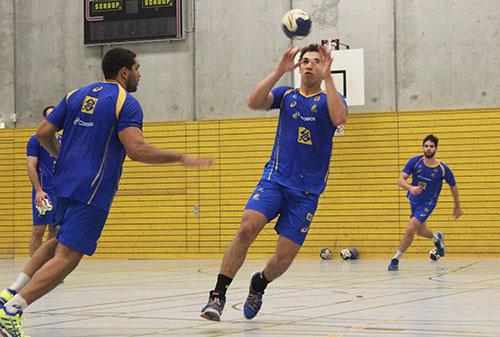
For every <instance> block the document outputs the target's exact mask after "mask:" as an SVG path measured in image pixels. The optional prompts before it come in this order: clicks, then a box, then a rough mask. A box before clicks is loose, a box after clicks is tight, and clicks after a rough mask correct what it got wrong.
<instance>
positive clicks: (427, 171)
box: [403, 155, 456, 203]
mask: <svg viewBox="0 0 500 337" xmlns="http://www.w3.org/2000/svg"><path fill="white" fill-rule="evenodd" d="M403 172H404V173H406V174H408V175H411V177H412V182H411V184H412V186H420V187H421V188H422V193H420V194H419V195H411V194H410V192H408V194H407V197H408V199H410V201H411V202H412V203H422V202H426V201H433V202H436V201H437V199H438V197H439V194H440V193H441V188H442V187H443V179H444V180H446V182H447V183H448V184H449V185H450V187H453V186H455V185H456V182H455V177H454V176H453V172H451V170H450V168H449V167H448V166H447V165H446V164H445V163H442V162H439V165H438V166H436V167H429V166H427V165H425V163H424V156H423V155H421V156H416V157H413V158H411V159H410V160H409V161H408V163H406V166H405V167H404V169H403Z"/></svg>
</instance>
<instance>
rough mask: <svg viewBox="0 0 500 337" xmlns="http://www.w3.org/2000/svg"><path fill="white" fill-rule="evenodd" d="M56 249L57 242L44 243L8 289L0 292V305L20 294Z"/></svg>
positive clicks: (54, 240)
mask: <svg viewBox="0 0 500 337" xmlns="http://www.w3.org/2000/svg"><path fill="white" fill-rule="evenodd" d="M56 247H57V240H56V239H55V238H54V239H50V240H47V241H45V242H44V243H43V244H42V245H41V246H40V247H39V248H38V249H37V250H36V252H35V254H34V255H33V256H32V257H31V259H29V260H28V262H27V263H26V265H25V266H24V268H23V271H22V272H21V273H20V274H19V275H18V276H17V279H16V280H15V281H14V283H12V284H11V285H10V286H9V287H8V288H6V289H4V290H2V292H0V305H3V304H5V303H7V302H8V301H9V300H10V299H12V297H14V295H16V294H17V293H18V292H20V291H21V290H22V289H23V288H24V287H25V286H26V284H28V282H30V281H31V278H32V277H33V275H34V274H35V273H36V272H37V270H38V269H40V268H41V267H42V266H43V265H44V264H45V262H47V261H48V260H50V259H51V258H52V257H54V253H55V251H56Z"/></svg>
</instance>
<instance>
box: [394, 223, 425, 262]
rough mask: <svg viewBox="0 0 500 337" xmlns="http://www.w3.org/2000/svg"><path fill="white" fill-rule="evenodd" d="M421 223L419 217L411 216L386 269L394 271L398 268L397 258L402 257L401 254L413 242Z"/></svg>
mask: <svg viewBox="0 0 500 337" xmlns="http://www.w3.org/2000/svg"><path fill="white" fill-rule="evenodd" d="M421 225H422V223H421V222H420V220H419V219H417V218H416V217H412V218H411V219H410V221H409V222H408V225H407V226H406V230H405V233H404V234H403V238H402V239H401V242H400V243H399V249H398V251H397V252H396V254H395V255H394V256H393V257H392V260H391V263H390V264H389V266H388V267H387V270H389V271H394V270H399V260H400V259H401V258H402V257H403V254H404V253H405V252H406V251H407V250H408V248H410V246H411V244H412V243H413V238H414V237H415V233H417V230H418V229H419V227H420V226H421Z"/></svg>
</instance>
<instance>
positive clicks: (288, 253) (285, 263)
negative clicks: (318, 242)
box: [243, 190, 319, 319]
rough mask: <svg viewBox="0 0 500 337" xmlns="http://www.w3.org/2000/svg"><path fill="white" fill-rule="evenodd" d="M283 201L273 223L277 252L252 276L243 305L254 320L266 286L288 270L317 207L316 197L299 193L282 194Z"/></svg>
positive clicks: (247, 315)
mask: <svg viewBox="0 0 500 337" xmlns="http://www.w3.org/2000/svg"><path fill="white" fill-rule="evenodd" d="M284 195H285V199H286V202H285V203H284V205H283V207H282V210H281V215H280V218H279V220H278V222H277V223H276V226H275V230H276V231H277V232H278V234H279V238H278V242H277V244H276V251H275V253H274V255H273V256H272V257H271V259H269V261H268V263H267V265H266V267H265V268H264V270H263V271H262V272H255V273H253V275H252V277H251V279H250V287H249V290H248V296H247V298H246V300H245V304H244V305H243V314H244V315H245V317H246V318H247V319H252V318H254V317H255V316H256V315H257V313H258V312H259V311H260V309H261V307H262V300H263V297H264V291H265V289H266V287H267V285H268V284H269V283H270V282H271V281H273V280H275V279H277V278H278V277H280V276H281V275H283V273H285V271H286V270H287V269H288V267H290V265H291V264H292V262H293V260H294V259H295V257H296V256H297V254H298V252H299V250H300V248H301V247H302V244H303V243H304V241H305V239H306V236H307V232H308V231H309V227H310V225H311V221H312V218H313V216H314V213H315V212H316V208H317V206H318V199H319V196H317V195H312V194H308V193H304V192H299V191H291V190H285V191H284Z"/></svg>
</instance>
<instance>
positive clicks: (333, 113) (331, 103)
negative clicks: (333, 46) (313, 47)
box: [319, 46, 347, 126]
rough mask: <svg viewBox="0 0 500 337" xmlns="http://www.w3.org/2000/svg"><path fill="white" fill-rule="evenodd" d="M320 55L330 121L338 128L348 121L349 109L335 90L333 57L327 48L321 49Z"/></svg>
mask: <svg viewBox="0 0 500 337" xmlns="http://www.w3.org/2000/svg"><path fill="white" fill-rule="evenodd" d="M319 54H320V59H321V67H322V70H321V73H322V75H323V80H324V81H325V87H326V103H327V105H328V111H329V113H330V120H331V121H332V123H333V125H335V126H338V125H341V124H344V123H345V122H346V121H347V108H346V107H345V105H344V102H342V99H341V98H340V96H339V94H338V93H337V89H336V88H335V83H334V82H333V77H332V73H331V69H332V61H333V59H332V56H331V55H330V52H329V51H328V50H327V48H326V47H325V46H321V47H320V48H319Z"/></svg>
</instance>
